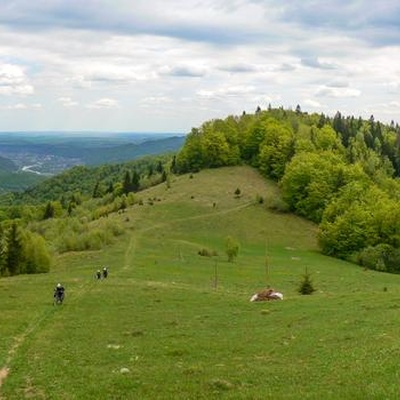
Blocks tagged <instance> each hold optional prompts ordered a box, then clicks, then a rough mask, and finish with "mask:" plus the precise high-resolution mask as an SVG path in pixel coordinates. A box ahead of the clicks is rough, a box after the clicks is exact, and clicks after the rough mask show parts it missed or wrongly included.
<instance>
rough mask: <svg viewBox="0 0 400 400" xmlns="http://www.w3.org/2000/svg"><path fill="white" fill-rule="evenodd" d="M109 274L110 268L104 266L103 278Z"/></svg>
mask: <svg viewBox="0 0 400 400" xmlns="http://www.w3.org/2000/svg"><path fill="white" fill-rule="evenodd" d="M107 276H108V269H107V267H104V268H103V278H104V279H106V278H107Z"/></svg>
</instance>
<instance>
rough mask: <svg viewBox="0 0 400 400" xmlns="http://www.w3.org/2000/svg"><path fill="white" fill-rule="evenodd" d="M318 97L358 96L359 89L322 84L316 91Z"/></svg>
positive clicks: (359, 93)
mask: <svg viewBox="0 0 400 400" xmlns="http://www.w3.org/2000/svg"><path fill="white" fill-rule="evenodd" d="M315 95H316V96H318V97H343V98H345V97H359V96H360V95H361V91H360V90H358V89H352V88H341V87H329V86H322V87H320V88H319V89H318V90H317V91H316V92H315Z"/></svg>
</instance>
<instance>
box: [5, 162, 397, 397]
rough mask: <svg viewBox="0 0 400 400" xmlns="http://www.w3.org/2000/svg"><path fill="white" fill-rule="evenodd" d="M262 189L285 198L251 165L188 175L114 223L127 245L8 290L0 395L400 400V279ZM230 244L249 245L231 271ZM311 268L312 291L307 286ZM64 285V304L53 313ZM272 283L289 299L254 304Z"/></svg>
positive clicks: (82, 257)
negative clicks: (333, 252) (352, 257)
mask: <svg viewBox="0 0 400 400" xmlns="http://www.w3.org/2000/svg"><path fill="white" fill-rule="evenodd" d="M237 187H239V188H240V189H241V191H242V197H241V198H240V199H236V198H234V195H233V193H234V191H235V189H236V188H237ZM257 194H259V195H262V196H264V197H265V198H266V199H267V203H268V201H270V200H271V199H273V198H274V196H276V188H275V187H274V186H273V185H271V184H268V183H266V182H265V181H263V180H262V179H261V178H260V177H259V176H258V175H257V174H256V173H255V172H254V171H252V170H250V169H248V168H226V169H220V170H213V171H203V172H201V173H199V174H196V175H194V177H193V179H190V178H189V177H188V176H182V177H179V178H177V179H176V180H175V181H173V182H172V186H171V188H170V189H169V190H167V189H166V186H165V185H161V186H159V187H156V188H152V189H150V190H148V191H147V192H146V193H145V194H144V195H143V198H144V200H145V204H144V205H143V206H139V205H137V206H135V207H133V208H132V209H130V210H128V212H127V213H125V214H122V215H115V216H113V217H112V218H119V219H121V220H122V221H123V223H124V224H126V226H127V228H129V230H128V231H129V234H128V235H126V237H125V238H124V239H122V240H121V241H120V242H118V243H117V244H115V246H113V247H110V248H107V249H104V250H103V251H101V252H92V253H82V254H78V253H77V254H69V255H64V256H63V257H61V258H60V259H58V261H57V265H56V266H55V268H54V270H53V271H52V272H51V273H49V274H46V275H40V276H34V277H27V276H20V277H15V278H9V279H2V280H0V299H1V301H0V315H1V324H0V337H1V338H2V340H1V341H0V367H1V366H4V365H7V366H8V367H9V374H8V376H7V378H6V379H5V380H4V383H3V385H2V387H1V388H0V398H4V399H23V398H35V399H53V398H56V397H57V398H60V399H203V398H204V399H206V398H208V399H210V398H216V399H217V398H218V399H220V398H224V399H260V398H272V397H274V398H275V399H299V398H304V399H322V398H323V399H380V398H386V399H396V398H398V390H397V378H398V368H397V355H398V353H399V350H398V349H399V347H400V338H399V337H400V336H399V328H398V325H399V324H398V322H399V316H398V308H399V307H400V306H399V298H400V277H398V276H393V275H388V274H379V273H375V272H372V271H364V270H362V269H360V268H358V267H357V266H354V265H351V264H347V263H345V262H341V261H338V260H333V259H330V258H327V257H324V256H322V255H320V254H319V253H318V252H317V245H316V240H315V233H316V229H315V227H314V226H313V225H311V224H309V223H308V222H306V221H304V220H302V219H299V218H296V217H293V216H289V215H283V214H274V213H270V212H268V211H267V210H266V209H265V207H263V206H260V205H257V206H256V205H254V199H255V197H256V195H257ZM148 199H151V200H152V201H153V202H154V205H149V204H147V200H148ZM214 202H215V203H216V206H215V207H213V203H214ZM110 218H111V217H110ZM227 235H231V236H233V237H235V238H237V239H238V240H239V241H240V245H241V249H240V254H239V258H238V259H237V261H236V262H235V263H234V264H230V263H227V262H226V257H225V255H224V239H225V237H226V236H227ZM203 247H206V248H209V249H215V250H216V251H218V253H219V256H218V257H215V258H212V259H211V258H206V257H200V256H198V255H197V251H198V250H199V249H201V248H203ZM266 254H268V265H269V274H268V279H267V276H266V268H265V260H266ZM104 264H106V265H109V267H110V272H111V273H110V277H109V279H108V280H107V281H102V282H96V281H95V280H94V279H93V273H94V271H95V270H96V269H97V268H98V267H99V266H101V265H104ZM305 267H307V268H308V270H309V271H310V272H311V273H312V275H313V278H314V282H315V285H316V287H317V288H318V291H317V292H316V293H315V294H314V295H312V296H299V295H298V294H297V291H296V288H297V285H298V283H299V280H300V277H301V274H302V273H303V272H304V268H305ZM215 271H217V274H218V284H217V287H216V288H215V281H214V278H215ZM58 281H62V282H63V283H65V285H66V287H67V299H66V302H65V304H64V305H63V306H62V307H53V306H52V303H51V300H52V299H51V294H52V288H53V286H54V285H55V283H57V282H58ZM266 281H268V283H269V284H271V285H272V286H274V287H275V288H277V289H279V290H281V291H282V292H283V293H284V295H285V300H284V301H283V302H271V303H250V302H249V301H248V300H249V298H250V296H251V295H252V294H253V293H254V292H255V291H256V290H257V289H259V288H262V287H264V286H265V285H266ZM384 289H385V290H384ZM124 368H125V369H124ZM1 396H3V397H1Z"/></svg>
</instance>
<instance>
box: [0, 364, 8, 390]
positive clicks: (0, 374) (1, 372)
mask: <svg viewBox="0 0 400 400" xmlns="http://www.w3.org/2000/svg"><path fill="white" fill-rule="evenodd" d="M7 375H8V368H6V367H4V368H2V369H0V387H1V384H2V383H3V380H4V379H6V378H7Z"/></svg>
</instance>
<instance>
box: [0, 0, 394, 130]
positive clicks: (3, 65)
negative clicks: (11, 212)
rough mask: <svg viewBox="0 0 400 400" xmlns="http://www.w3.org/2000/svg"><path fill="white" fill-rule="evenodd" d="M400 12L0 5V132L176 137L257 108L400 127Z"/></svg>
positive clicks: (255, 4) (232, 5)
mask: <svg viewBox="0 0 400 400" xmlns="http://www.w3.org/2000/svg"><path fill="white" fill-rule="evenodd" d="M399 20H400V1H399V0H382V1H370V0H364V1H363V0H329V1H328V0H326V1H315V0H301V1H300V0H280V1H277V0H275V1H273V0H85V1H83V0H35V1H32V0H12V1H11V0H1V2H0V131H15V130H26V131H34V130H62V131H66V130H68V131H82V130H86V131H138V132H182V133H187V132H189V131H190V130H191V128H193V127H198V126H200V125H201V124H202V123H203V122H205V121H207V120H210V119H214V118H225V117H227V116H228V115H240V114H242V112H243V111H246V112H247V113H252V112H254V111H255V110H256V108H257V107H258V106H260V107H261V108H262V109H263V108H267V107H268V105H269V104H271V106H272V107H280V106H282V107H284V108H292V109H295V108H296V106H297V105H300V106H301V109H302V111H307V112H318V113H325V114H327V115H330V116H333V115H334V114H335V113H336V112H337V111H340V112H341V113H342V114H343V115H346V116H347V115H354V116H356V117H358V116H362V117H365V118H369V117H370V116H371V115H374V117H375V120H380V121H382V122H388V123H389V122H391V121H392V120H393V121H395V122H398V123H400V23H399Z"/></svg>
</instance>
